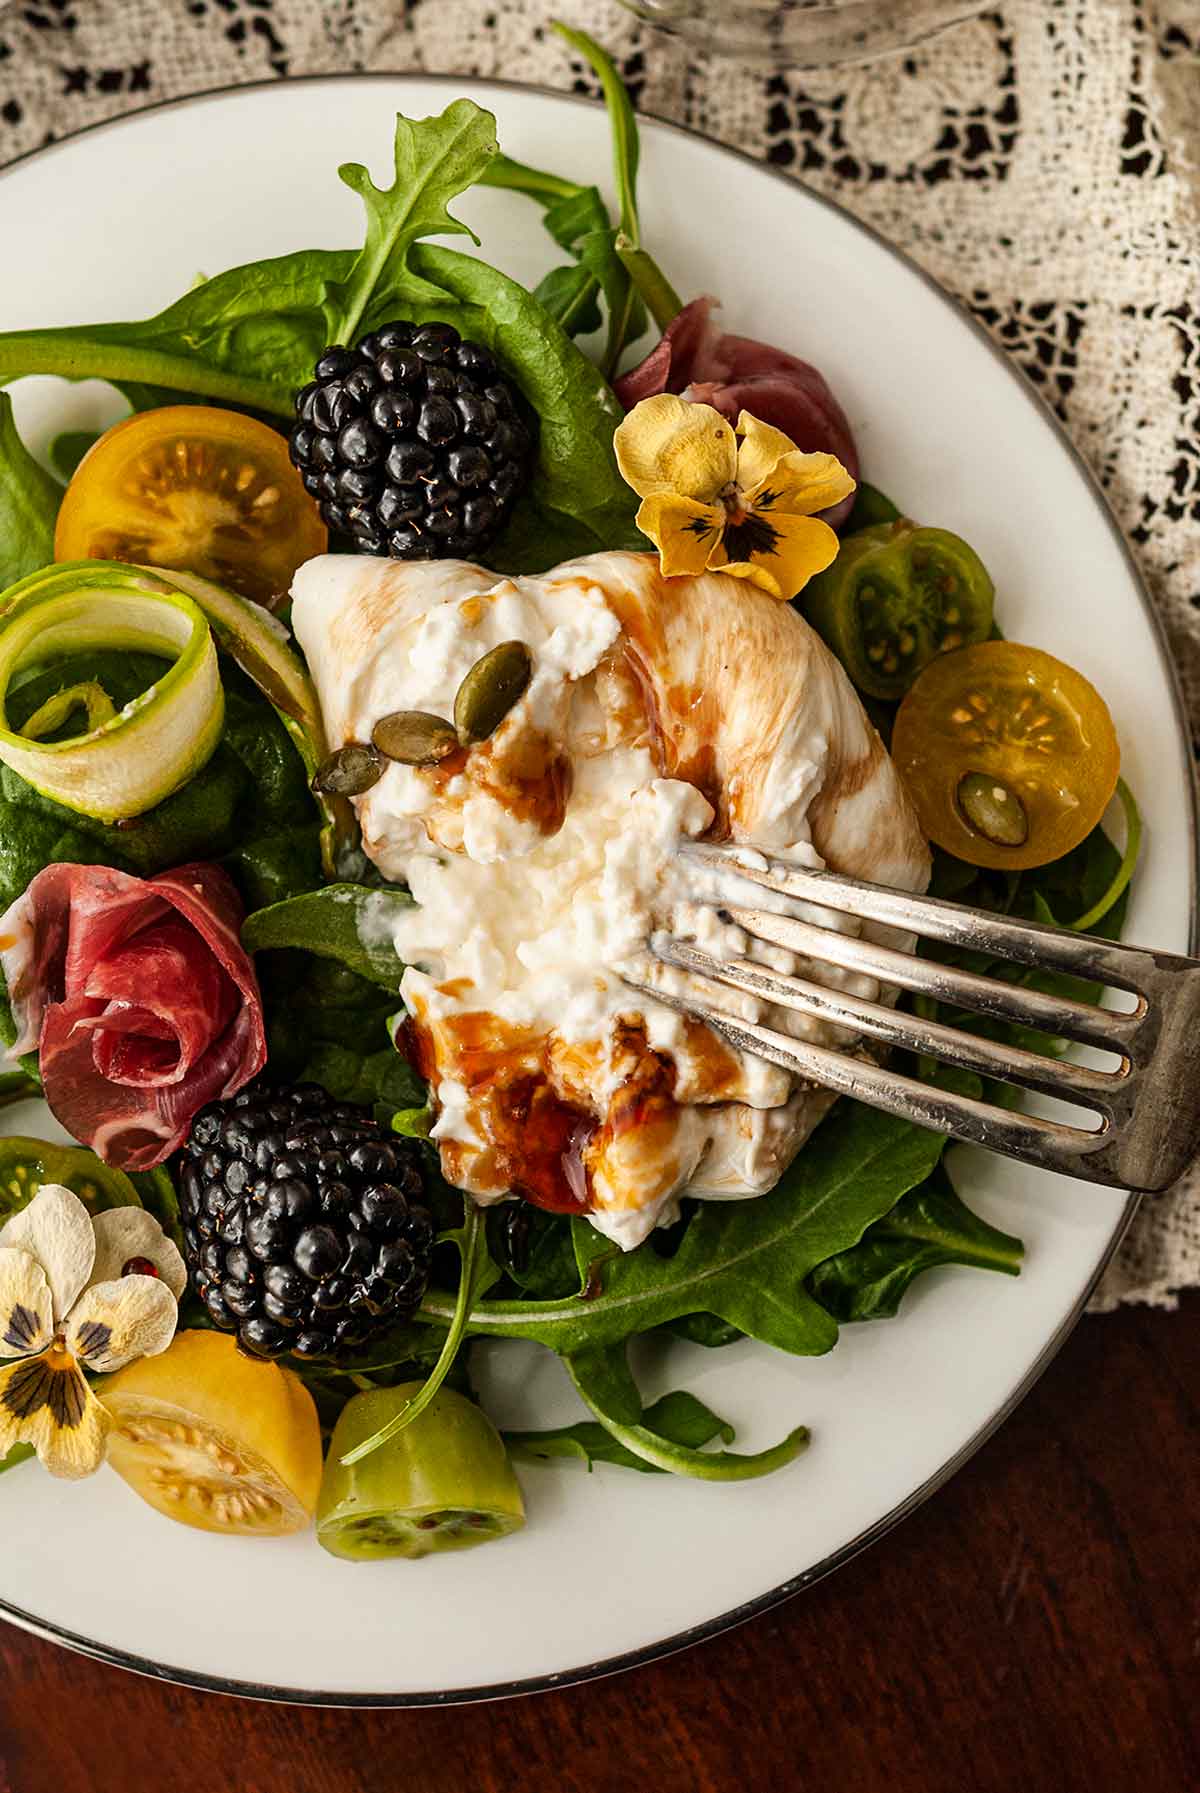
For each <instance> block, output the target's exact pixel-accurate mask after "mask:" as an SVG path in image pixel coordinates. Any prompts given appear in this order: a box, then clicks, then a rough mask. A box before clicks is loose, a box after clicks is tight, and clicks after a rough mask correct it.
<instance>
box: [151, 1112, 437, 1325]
mask: <svg viewBox="0 0 1200 1793" xmlns="http://www.w3.org/2000/svg"><path fill="white" fill-rule="evenodd" d="M178 1182H179V1192H180V1195H179V1206H180V1214H181V1218H182V1220H183V1233H184V1249H185V1254H186V1257H187V1265H188V1273H189V1276H190V1278H191V1282H192V1287H193V1288H194V1289H195V1291H196V1294H197V1295H198V1296H199V1297H200V1300H201V1301H202V1302H203V1303H204V1306H205V1307H206V1309H207V1310H208V1314H209V1318H210V1319H211V1320H212V1323H213V1325H214V1326H216V1327H218V1328H219V1329H220V1331H222V1332H235V1333H236V1334H237V1337H238V1343H239V1345H241V1347H242V1348H243V1350H245V1351H249V1352H251V1353H253V1355H254V1356H256V1357H278V1356H281V1355H282V1354H283V1353H284V1352H287V1351H290V1352H292V1353H293V1354H294V1355H295V1356H297V1357H300V1358H307V1359H310V1360H320V1359H324V1358H333V1357H342V1356H347V1355H352V1354H353V1353H354V1352H355V1351H357V1350H359V1349H360V1348H361V1347H362V1346H363V1345H365V1344H367V1342H368V1341H369V1340H370V1339H371V1337H372V1336H373V1335H374V1334H375V1333H377V1332H379V1331H380V1330H381V1329H383V1328H385V1327H387V1326H390V1325H392V1324H393V1323H394V1322H395V1321H396V1320H398V1319H402V1318H404V1316H405V1315H407V1314H410V1313H411V1312H412V1310H413V1309H414V1308H415V1307H416V1306H417V1304H418V1303H419V1302H420V1300H421V1297H422V1296H423V1295H424V1293H425V1288H426V1285H427V1283H428V1281H429V1264H430V1255H431V1253H432V1249H433V1237H434V1225H433V1220H432V1217H431V1216H430V1213H429V1210H428V1208H427V1207H426V1206H425V1202H424V1196H425V1181H424V1177H423V1175H422V1171H421V1160H420V1156H419V1148H418V1147H417V1146H414V1145H413V1144H412V1143H411V1142H410V1141H408V1140H404V1139H397V1138H396V1137H395V1136H394V1135H393V1134H390V1133H387V1132H385V1130H384V1129H383V1128H382V1127H381V1126H380V1125H379V1124H378V1123H377V1122H376V1121H375V1120H374V1119H373V1118H372V1117H371V1114H370V1113H369V1111H368V1110H366V1109H363V1108H357V1107H354V1106H353V1105H352V1104H350V1103H346V1102H335V1101H334V1100H333V1098H332V1097H331V1096H329V1095H327V1094H326V1092H325V1091H324V1090H323V1089H320V1088H318V1087H317V1086H316V1085H315V1084H296V1085H294V1086H292V1087H290V1088H286V1089H269V1088H258V1089H248V1090H242V1091H241V1092H240V1093H239V1094H238V1095H236V1096H234V1097H233V1098H232V1100H231V1101H228V1102H212V1103H210V1104H209V1106H208V1107H207V1108H203V1109H201V1110H200V1113H199V1114H198V1115H197V1116H196V1118H195V1120H194V1121H193V1122H192V1126H191V1131H190V1133H189V1136H188V1140H187V1144H186V1145H185V1146H184V1148H183V1153H182V1155H181V1164H180V1174H179V1179H178Z"/></svg>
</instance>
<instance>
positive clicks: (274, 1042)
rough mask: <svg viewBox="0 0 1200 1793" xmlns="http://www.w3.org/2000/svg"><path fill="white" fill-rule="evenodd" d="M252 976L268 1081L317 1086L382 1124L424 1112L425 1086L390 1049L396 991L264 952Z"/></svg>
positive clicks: (307, 957)
mask: <svg viewBox="0 0 1200 1793" xmlns="http://www.w3.org/2000/svg"><path fill="white" fill-rule="evenodd" d="M255 969H256V970H257V972H258V980H259V984H260V986H261V988H262V993H263V1008H264V1012H265V1014H266V1021H267V1051H268V1055H269V1057H268V1062H269V1063H270V1066H271V1075H272V1077H273V1078H276V1079H278V1080H280V1081H286V1082H289V1083H319V1084H320V1085H321V1087H322V1088H323V1089H326V1090H328V1091H329V1094H330V1095H331V1096H334V1097H336V1098H337V1100H338V1101H339V1102H358V1103H360V1104H361V1105H362V1106H363V1107H367V1108H375V1109H377V1110H378V1111H379V1113H380V1118H381V1119H382V1120H383V1121H384V1122H385V1124H389V1123H390V1122H391V1118H392V1116H393V1114H395V1113H396V1111H397V1110H404V1109H413V1108H420V1107H421V1106H422V1105H423V1103H424V1101H425V1085H424V1083H423V1081H422V1080H421V1078H420V1077H419V1076H418V1074H417V1072H416V1071H414V1070H413V1068H412V1066H411V1065H410V1064H409V1062H408V1060H407V1059H406V1058H404V1057H403V1055H402V1054H401V1053H400V1052H398V1051H397V1050H396V1047H395V1046H394V1045H393V1044H392V1036H391V1033H390V1031H389V1028H388V1022H389V1020H390V1019H391V1017H392V1015H393V1014H394V1013H395V1011H396V1010H397V1009H398V1008H399V1007H400V998H399V996H398V995H397V994H396V992H395V991H394V990H392V991H391V992H390V993H389V992H388V991H386V990H383V989H380V988H379V986H378V985H377V984H375V983H369V982H367V980H366V979H365V978H361V977H358V976H357V975H356V974H355V973H354V972H353V971H350V970H348V969H347V968H346V967H345V966H344V965H340V964H336V963H333V962H331V961H329V960H328V959H324V958H321V957H319V956H317V955H312V954H308V953H301V952H262V953H260V954H259V955H258V957H257V959H256V961H255Z"/></svg>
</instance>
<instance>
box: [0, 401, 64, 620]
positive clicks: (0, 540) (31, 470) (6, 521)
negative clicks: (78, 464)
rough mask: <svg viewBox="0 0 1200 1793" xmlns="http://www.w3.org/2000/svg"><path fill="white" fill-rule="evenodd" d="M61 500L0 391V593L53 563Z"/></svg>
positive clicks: (60, 491)
mask: <svg viewBox="0 0 1200 1793" xmlns="http://www.w3.org/2000/svg"><path fill="white" fill-rule="evenodd" d="M61 499H62V487H61V486H60V485H59V484H58V482H57V480H53V479H51V477H50V475H49V474H48V473H47V472H46V471H45V469H44V468H42V467H39V466H38V463H37V462H36V461H35V460H34V458H33V456H32V455H31V454H30V452H29V450H28V449H27V448H26V446H25V444H24V443H23V442H22V440H21V438H20V436H19V435H18V434H17V425H16V420H15V419H14V417H13V408H12V400H11V399H10V398H9V396H8V394H7V392H0V591H7V590H8V587H9V586H10V585H15V584H16V582H17V580H18V579H24V578H25V576H26V574H27V573H34V572H36V571H37V569H38V567H43V566H45V564H46V562H47V561H48V560H53V559H54V525H55V522H56V520H57V518H58V507H59V503H60V501H61Z"/></svg>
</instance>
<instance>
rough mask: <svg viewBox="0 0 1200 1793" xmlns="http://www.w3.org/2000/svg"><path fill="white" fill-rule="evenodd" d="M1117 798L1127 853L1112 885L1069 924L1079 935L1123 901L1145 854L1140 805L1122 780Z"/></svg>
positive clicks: (1120, 780) (1123, 856) (1123, 855)
mask: <svg viewBox="0 0 1200 1793" xmlns="http://www.w3.org/2000/svg"><path fill="white" fill-rule="evenodd" d="M1117 796H1118V797H1119V798H1120V799H1121V807H1122V809H1123V810H1124V811H1125V851H1124V853H1123V854H1122V855H1121V863H1120V865H1119V866H1118V867H1117V870H1116V873H1115V875H1114V877H1113V881H1112V883H1111V884H1110V885H1109V887H1108V889H1107V890H1106V891H1105V892H1104V895H1103V896H1102V897H1100V899H1099V900H1098V901H1097V902H1095V903H1093V904H1092V906H1091V908H1090V909H1085V910H1084V912H1083V914H1082V915H1080V916H1079V917H1077V919H1076V920H1075V921H1072V922H1068V924H1067V925H1068V927H1070V928H1073V929H1074V931H1075V932H1076V933H1077V934H1086V933H1087V932H1088V930H1089V929H1090V928H1094V927H1095V925H1096V923H1097V922H1098V921H1103V920H1104V917H1105V916H1106V915H1107V914H1108V912H1109V910H1110V909H1112V907H1113V905H1114V904H1115V903H1117V902H1119V901H1120V899H1121V897H1123V896H1124V894H1125V892H1126V890H1127V889H1128V887H1129V881H1130V879H1131V878H1132V877H1133V874H1134V872H1135V871H1136V870H1137V862H1138V860H1139V858H1140V857H1141V852H1142V812H1141V810H1140V809H1139V808H1138V806H1137V799H1136V797H1135V796H1134V794H1133V792H1132V791H1131V790H1130V788H1129V786H1128V785H1127V784H1126V783H1125V780H1124V779H1123V778H1118V780H1117Z"/></svg>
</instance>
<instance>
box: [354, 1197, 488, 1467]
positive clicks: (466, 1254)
mask: <svg viewBox="0 0 1200 1793" xmlns="http://www.w3.org/2000/svg"><path fill="white" fill-rule="evenodd" d="M464 1206H465V1209H466V1212H465V1213H464V1215H463V1223H462V1227H461V1228H460V1230H459V1231H458V1232H457V1233H453V1234H451V1235H450V1237H452V1238H453V1239H454V1240H455V1243H456V1244H457V1245H458V1248H459V1251H460V1252H461V1253H462V1275H461V1277H460V1278H459V1282H458V1295H457V1297H456V1299H455V1303H454V1314H453V1316H452V1318H451V1321H450V1329H449V1331H448V1332H447V1334H446V1337H445V1341H444V1342H443V1345H442V1348H441V1351H440V1352H439V1354H438V1360H437V1362H436V1363H435V1364H434V1366H433V1368H432V1369H431V1370H430V1372H429V1374H428V1376H427V1377H426V1378H425V1381H424V1383H423V1384H422V1387H421V1389H420V1392H419V1393H418V1394H415V1395H414V1396H413V1398H412V1400H411V1401H406V1402H405V1404H404V1406H403V1407H402V1408H401V1409H400V1411H399V1413H395V1414H393V1415H392V1418H391V1419H390V1420H389V1421H388V1423H387V1425H386V1426H381V1427H380V1428H379V1430H378V1432H372V1434H371V1436H370V1437H369V1438H364V1439H363V1441H362V1443H361V1444H356V1445H355V1447H354V1449H353V1450H352V1451H347V1452H346V1455H345V1456H344V1457H343V1458H342V1459H341V1461H342V1463H343V1465H344V1466H345V1467H346V1468H349V1466H350V1465H351V1464H352V1463H361V1461H362V1459H363V1458H364V1457H369V1456H370V1455H371V1453H372V1451H377V1450H379V1448H380V1447H381V1446H382V1445H385V1444H386V1443H387V1442H388V1440H389V1439H391V1438H394V1437H395V1436H396V1434H397V1432H402V1431H403V1430H404V1428H405V1426H411V1424H412V1422H413V1421H414V1420H415V1419H416V1417H417V1415H418V1414H419V1413H423V1412H424V1411H425V1409H426V1407H428V1405H429V1403H430V1401H432V1399H433V1397H434V1395H436V1393H437V1391H438V1389H439V1388H440V1387H441V1386H442V1383H443V1382H444V1381H445V1380H446V1377H447V1375H448V1374H449V1372H450V1367H451V1365H452V1364H453V1362H454V1359H455V1358H456V1357H457V1356H458V1352H459V1347H460V1346H461V1344H462V1342H463V1339H464V1337H465V1336H466V1330H467V1318H468V1315H469V1314H470V1311H471V1304H472V1302H473V1301H474V1299H475V1296H476V1295H477V1294H478V1293H479V1284H480V1280H481V1279H480V1275H479V1270H480V1264H479V1258H480V1251H479V1246H480V1243H481V1241H482V1238H483V1216H482V1212H481V1210H480V1209H479V1208H478V1207H477V1206H476V1205H475V1203H474V1202H473V1201H472V1200H471V1199H470V1197H469V1196H467V1197H464ZM488 1267H489V1261H488V1259H487V1256H486V1253H484V1263H483V1266H482V1268H483V1269H484V1271H486V1270H487V1268H488Z"/></svg>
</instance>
